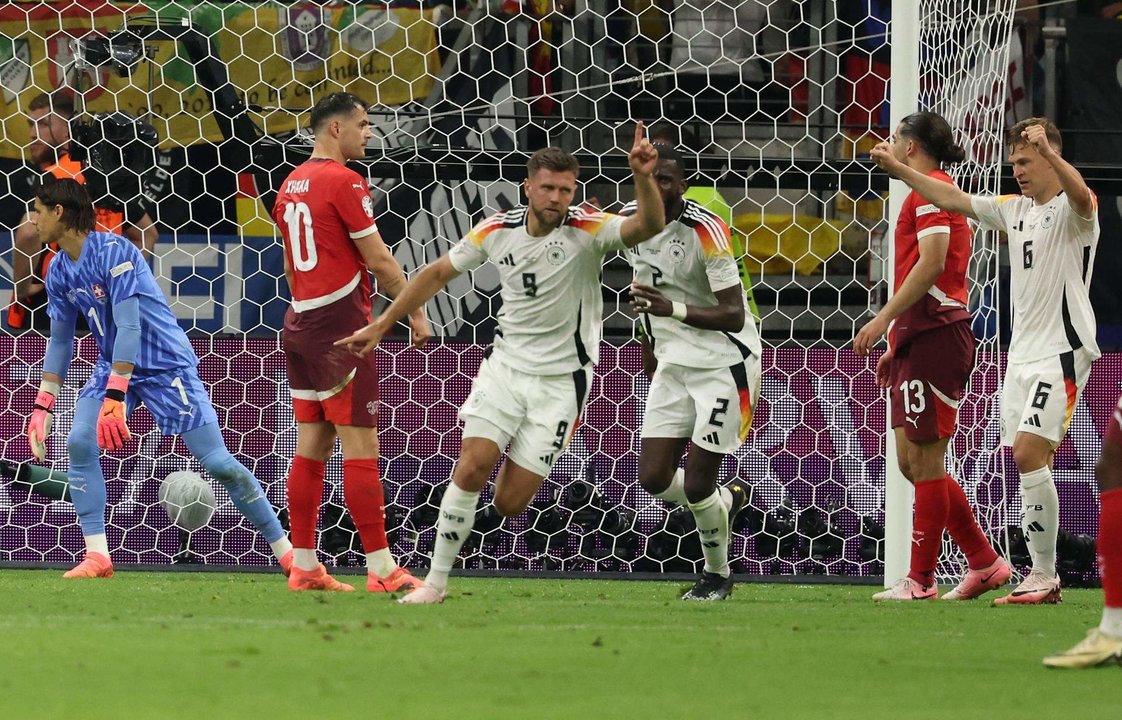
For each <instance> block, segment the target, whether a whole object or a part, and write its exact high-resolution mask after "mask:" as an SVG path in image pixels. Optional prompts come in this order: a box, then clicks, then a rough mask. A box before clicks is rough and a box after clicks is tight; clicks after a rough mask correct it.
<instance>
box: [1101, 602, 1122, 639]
mask: <svg viewBox="0 0 1122 720" xmlns="http://www.w3.org/2000/svg"><path fill="white" fill-rule="evenodd" d="M1099 631H1100V632H1104V633H1106V634H1107V635H1113V636H1114V637H1122V607H1104V608H1103V619H1102V622H1100V623H1099Z"/></svg>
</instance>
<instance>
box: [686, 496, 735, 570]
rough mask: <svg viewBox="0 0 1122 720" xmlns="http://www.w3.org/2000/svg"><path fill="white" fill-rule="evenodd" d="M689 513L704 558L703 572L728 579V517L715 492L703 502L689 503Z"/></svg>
mask: <svg viewBox="0 0 1122 720" xmlns="http://www.w3.org/2000/svg"><path fill="white" fill-rule="evenodd" d="M689 508H690V512H692V513H693V519H694V520H695V521H696V522H697V534H698V535H699V536H700V537H701V552H702V554H704V556H705V572H709V573H717V574H718V575H721V576H723V577H728V576H729V573H730V572H731V571H730V570H729V515H728V509H727V508H726V507H725V504H724V503H723V502H721V493H720V492H718V491H717V490H714V491H713V494H712V495H710V496H709V497H707V498H705V499H704V500H702V501H700V502H696V503H689Z"/></svg>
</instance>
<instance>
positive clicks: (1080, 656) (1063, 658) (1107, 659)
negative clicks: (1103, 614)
mask: <svg viewBox="0 0 1122 720" xmlns="http://www.w3.org/2000/svg"><path fill="white" fill-rule="evenodd" d="M1044 664H1045V665H1047V666H1048V667H1053V668H1089V667H1098V666H1100V665H1107V664H1119V665H1122V637H1115V636H1113V635H1107V634H1106V633H1104V632H1103V631H1102V630H1099V629H1098V628H1095V629H1094V630H1090V631H1088V632H1087V637H1085V638H1083V640H1082V642H1080V643H1079V644H1078V645H1076V646H1075V647H1073V648H1072V649H1070V650H1068V651H1067V652H1062V653H1056V654H1055V655H1049V656H1048V657H1046V658H1044Z"/></svg>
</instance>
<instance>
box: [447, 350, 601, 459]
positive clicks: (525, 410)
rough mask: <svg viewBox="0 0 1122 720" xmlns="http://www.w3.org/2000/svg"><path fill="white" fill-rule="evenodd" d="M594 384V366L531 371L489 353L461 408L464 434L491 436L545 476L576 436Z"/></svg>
mask: <svg viewBox="0 0 1122 720" xmlns="http://www.w3.org/2000/svg"><path fill="white" fill-rule="evenodd" d="M591 387H592V369H591V368H590V367H584V368H581V369H580V370H577V371H575V372H573V373H569V374H566V375H530V374H527V373H524V372H522V371H519V370H515V369H513V368H511V367H509V366H507V365H506V364H504V363H503V362H502V361H501V360H500V359H498V358H497V357H495V356H491V357H488V358H485V359H484V360H483V364H481V365H480V366H479V374H478V375H476V376H475V382H474V383H473V384H472V388H471V394H470V395H468V397H467V400H465V401H464V405H463V407H461V408H460V420H461V421H463V423H464V437H465V438H469V437H480V438H486V439H488V440H491V441H492V442H494V443H495V444H496V445H498V446H499V449H500V450H505V449H506V447H507V445H508V444H509V445H510V450H509V452H508V453H507V456H508V457H509V458H510V459H511V460H513V461H514V462H516V463H517V464H518V465H520V466H521V467H524V468H526V469H527V470H532V471H534V472H535V473H537V474H538V475H541V476H542V477H546V476H548V475H549V471H550V469H551V468H552V467H553V464H554V463H555V462H556V461H557V458H558V457H559V456H560V455H561V452H562V451H563V450H564V449H565V447H566V446H567V445H568V444H569V441H570V440H572V437H573V431H574V430H575V429H576V426H577V420H578V418H579V417H580V413H581V410H582V409H583V408H584V404H585V402H587V401H588V392H589V389H590V388H591Z"/></svg>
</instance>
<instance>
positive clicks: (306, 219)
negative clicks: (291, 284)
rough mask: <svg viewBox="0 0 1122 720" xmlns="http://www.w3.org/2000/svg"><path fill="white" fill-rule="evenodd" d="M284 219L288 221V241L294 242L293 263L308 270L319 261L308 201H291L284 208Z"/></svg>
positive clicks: (301, 268)
mask: <svg viewBox="0 0 1122 720" xmlns="http://www.w3.org/2000/svg"><path fill="white" fill-rule="evenodd" d="M284 221H285V222H286V223H288V241H289V243H291V244H292V264H293V265H295V266H296V269H297V270H299V271H300V272H308V271H309V270H311V269H312V268H314V267H315V266H316V263H317V262H319V256H318V255H317V254H316V234H315V230H313V229H312V210H311V208H309V207H308V205H307V203H302V202H297V203H289V204H288V205H286V206H285V208H284ZM301 230H303V232H302V233H301Z"/></svg>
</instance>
